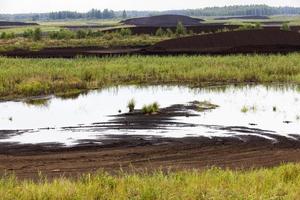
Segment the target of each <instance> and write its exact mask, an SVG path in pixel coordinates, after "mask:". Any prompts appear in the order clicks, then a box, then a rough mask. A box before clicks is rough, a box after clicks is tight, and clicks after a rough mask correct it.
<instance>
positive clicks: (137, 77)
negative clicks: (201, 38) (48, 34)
mask: <svg viewBox="0 0 300 200" xmlns="http://www.w3.org/2000/svg"><path fill="white" fill-rule="evenodd" d="M243 82H255V83H272V82H277V83H278V82H280V83H297V84H300V54H298V53H294V54H288V55H230V56H184V55H183V56H124V57H106V58H76V59H18V58H5V57H0V95H1V98H2V99H3V98H11V97H16V96H32V95H44V94H53V93H61V92H70V91H72V90H82V89H90V88H101V87H107V86H115V85H121V84H191V85H202V84H206V83H213V84H216V83H243Z"/></svg>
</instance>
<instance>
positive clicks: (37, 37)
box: [33, 28, 42, 41]
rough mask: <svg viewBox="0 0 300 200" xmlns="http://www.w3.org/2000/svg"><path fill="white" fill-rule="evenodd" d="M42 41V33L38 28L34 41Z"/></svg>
mask: <svg viewBox="0 0 300 200" xmlns="http://www.w3.org/2000/svg"><path fill="white" fill-rule="evenodd" d="M41 39H42V31H41V29H40V28H36V29H34V31H33V40H34V41H38V40H41Z"/></svg>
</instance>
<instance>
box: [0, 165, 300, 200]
mask: <svg viewBox="0 0 300 200" xmlns="http://www.w3.org/2000/svg"><path fill="white" fill-rule="evenodd" d="M299 187H300V165H299V164H287V165H282V166H280V167H276V168H270V169H258V170H249V171H232V170H221V169H217V168H213V169H208V170H204V171H181V172H169V173H166V172H165V173H163V172H159V171H158V172H154V173H143V174H141V173H139V174H126V173H124V172H120V174H119V175H116V176H111V175H109V174H106V173H104V172H99V173H98V174H94V175H84V176H82V177H80V178H78V179H73V180H71V179H67V178H59V179H55V180H51V181H48V180H47V179H46V178H43V177H41V178H40V180H38V181H35V182H33V181H30V180H26V181H20V180H17V179H16V178H14V177H12V176H8V177H4V178H2V179H0V199H3V200H6V199H20V200H25V199H26V200H27V199H35V200H39V199H64V200H67V199H70V200H71V199H72V200H74V199H116V200H117V199H118V200H121V199H132V200H133V199H144V200H155V199H164V200H167V199H172V200H177V199H178V200H179V199H184V200H194V199H199V200H200V199H203V200H204V199H205V200H207V199H214V200H226V199H228V200H235V199H247V200H248V199H249V200H256V199H257V200H281V199H284V200H292V199H295V200H296V199H299V198H300V190H299Z"/></svg>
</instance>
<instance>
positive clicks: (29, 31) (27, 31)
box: [23, 29, 33, 38]
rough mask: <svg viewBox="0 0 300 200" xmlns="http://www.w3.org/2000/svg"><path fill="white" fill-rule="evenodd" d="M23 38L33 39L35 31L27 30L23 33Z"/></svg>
mask: <svg viewBox="0 0 300 200" xmlns="http://www.w3.org/2000/svg"><path fill="white" fill-rule="evenodd" d="M23 37H24V38H32V37H33V30H32V29H28V30H25V31H24V32H23Z"/></svg>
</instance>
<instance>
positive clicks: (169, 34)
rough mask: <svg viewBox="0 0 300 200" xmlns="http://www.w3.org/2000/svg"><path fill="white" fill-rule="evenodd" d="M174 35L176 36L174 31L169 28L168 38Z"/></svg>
mask: <svg viewBox="0 0 300 200" xmlns="http://www.w3.org/2000/svg"><path fill="white" fill-rule="evenodd" d="M173 34H174V33H173V31H172V30H171V29H170V28H168V29H167V36H168V37H172V36H173Z"/></svg>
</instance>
